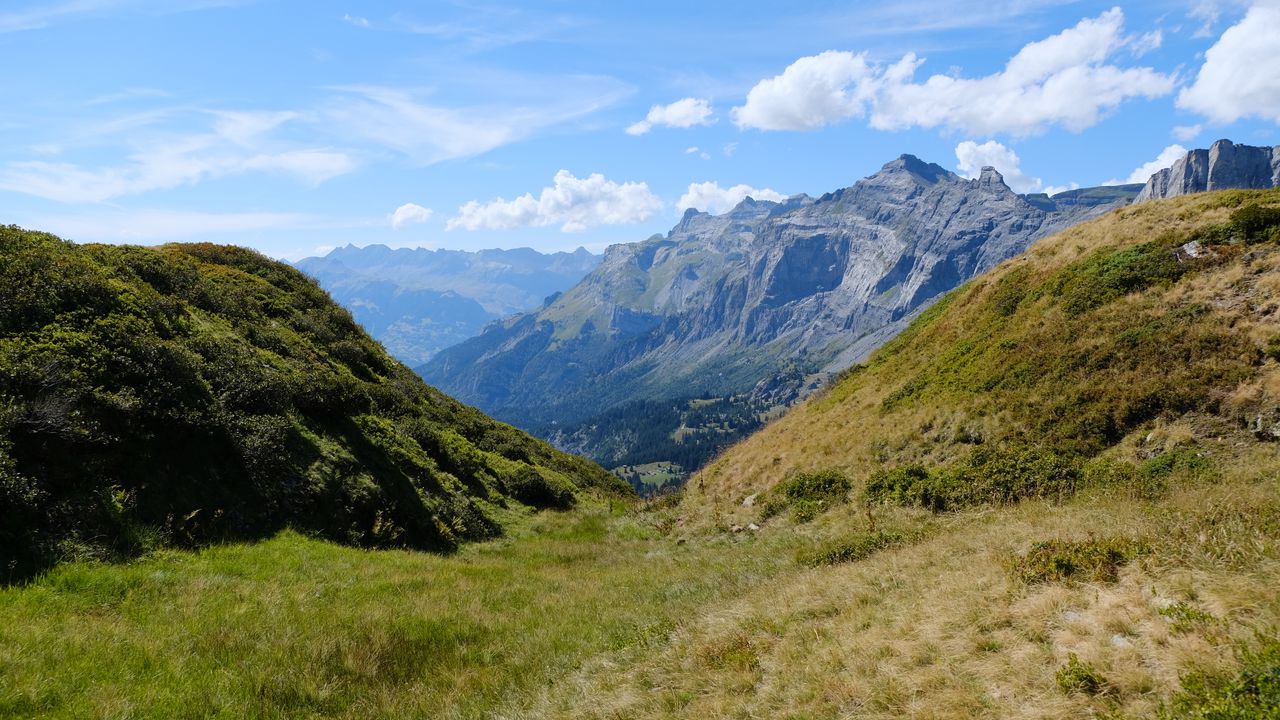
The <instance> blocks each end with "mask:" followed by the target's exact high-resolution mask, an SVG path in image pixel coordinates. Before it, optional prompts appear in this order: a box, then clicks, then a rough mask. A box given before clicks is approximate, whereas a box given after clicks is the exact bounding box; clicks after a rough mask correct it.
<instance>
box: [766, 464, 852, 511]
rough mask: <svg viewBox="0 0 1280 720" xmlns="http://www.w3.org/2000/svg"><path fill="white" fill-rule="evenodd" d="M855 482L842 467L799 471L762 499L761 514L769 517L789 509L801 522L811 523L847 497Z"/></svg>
mask: <svg viewBox="0 0 1280 720" xmlns="http://www.w3.org/2000/svg"><path fill="white" fill-rule="evenodd" d="M852 488H853V483H852V482H850V481H849V477H848V476H847V475H845V474H844V473H843V472H840V471H839V470H819V471H817V472H805V473H797V474H795V475H792V476H791V477H789V478H787V479H786V480H783V481H782V482H780V483H778V484H777V485H775V486H774V487H773V488H771V489H770V490H769V491H768V492H767V493H765V494H764V496H763V497H762V498H760V516H761V518H762V519H767V518H770V517H773V516H774V515H777V514H779V513H781V512H783V511H785V510H787V509H790V510H791V513H792V517H793V518H794V519H795V520H796V521H797V522H808V521H809V520H812V519H813V518H814V517H817V516H818V515H819V514H820V513H821V512H822V511H823V510H825V509H827V508H829V507H831V506H832V505H835V504H837V503H842V502H844V501H845V500H846V498H847V496H848V494H849V490H850V489H852Z"/></svg>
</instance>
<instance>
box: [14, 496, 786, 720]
mask: <svg viewBox="0 0 1280 720" xmlns="http://www.w3.org/2000/svg"><path fill="white" fill-rule="evenodd" d="M527 523H528V525H527V526H526V529H525V531H524V532H523V533H521V534H520V536H519V537H516V538H514V539H509V540H502V541H495V542H493V543H487V544H479V545H476V546H472V547H469V548H467V549H466V550H464V551H463V552H461V553H459V554H457V555H456V556H453V557H440V556H434V555H430V554H424V553H415V552H408V551H369V550H360V549H354V548H347V547H341V546H337V545H334V544H330V543H326V542H322V541H319V540H313V539H309V538H306V537H303V536H301V535H298V534H296V533H293V532H285V533H282V534H280V535H279V536H277V537H275V538H273V539H271V540H268V541H264V542H260V543H257V544H249V545H223V546H219V547H213V548H209V549H206V550H203V551H200V552H198V553H186V552H163V553H159V554H156V555H153V556H151V557H149V558H146V559H143V560H139V561H136V562H133V563H130V564H118V565H106V564H86V563H73V564H67V565H63V566H61V567H59V568H57V569H55V570H53V571H52V572H50V573H49V574H47V575H45V576H44V577H42V578H40V579H39V580H38V581H36V582H35V583H33V584H31V585H29V586H26V587H14V588H9V589H7V590H3V591H0V717H5V718H10V717H14V718H24V717H28V718H36V717H40V718H48V717H52V718H83V717H134V718H184V717H226V718H242V717H261V718H275V717H281V718H282V717H310V716H325V717H359V718H373V717H387V718H392V717H432V718H445V717H456V718H484V717H494V716H495V715H497V714H499V713H517V712H519V711H520V710H521V709H522V708H525V707H527V706H529V705H530V704H532V703H535V702H536V701H537V700H538V699H539V697H540V695H539V693H541V692H543V691H544V690H545V688H547V687H548V685H549V684H551V683H553V682H555V681H557V680H561V679H563V678H564V677H565V676H566V675H568V674H569V673H571V672H572V671H574V670H575V669H576V668H577V667H578V666H579V665H580V663H581V662H582V661H583V658H585V657H589V656H592V655H601V656H610V655H613V654H617V655H619V656H621V657H625V656H627V655H628V654H629V653H635V652H640V651H643V650H644V649H645V648H646V647H648V646H650V645H654V644H664V643H665V642H666V639H667V636H668V634H669V633H671V632H672V631H673V629H674V627H675V625H676V623H677V622H678V620H679V619H680V617H681V616H682V615H683V614H685V613H687V612H689V611H690V610H691V609H692V608H694V607H697V606H699V605H701V604H704V603H707V602H710V601H713V600H715V599H716V598H717V597H721V596H723V595H725V594H727V593H732V592H734V591H735V590H738V589H740V588H742V587H743V586H744V584H745V583H748V582H750V581H752V580H753V579H755V578H756V577H758V576H759V575H762V574H769V573H772V572H774V571H776V570H777V569H778V568H779V567H782V566H785V565H787V564H788V563H787V561H786V560H782V559H777V557H778V556H780V555H783V554H780V553H773V552H765V551H764V547H765V546H764V545H761V546H760V549H759V550H758V551H757V550H750V551H747V552H733V553H731V554H724V553H722V552H720V551H718V550H717V549H716V548H714V547H713V546H706V545H704V546H699V547H697V548H690V547H681V546H677V545H676V543H675V542H674V540H670V539H666V538H663V537H661V536H660V534H659V533H658V532H656V531H655V530H654V529H653V528H652V527H649V526H647V525H646V524H645V523H644V522H643V520H642V516H629V517H623V516H615V515H610V514H608V513H607V512H605V511H604V510H602V509H600V508H594V509H590V510H587V511H575V512H574V513H569V514H549V515H548V514H544V515H539V516H534V517H533V518H531V519H529V520H528V521H527Z"/></svg>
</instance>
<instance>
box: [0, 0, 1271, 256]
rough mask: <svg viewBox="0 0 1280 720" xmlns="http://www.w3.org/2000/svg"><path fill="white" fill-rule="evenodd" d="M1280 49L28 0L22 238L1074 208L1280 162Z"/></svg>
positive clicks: (541, 227)
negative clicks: (925, 173) (909, 207)
mask: <svg viewBox="0 0 1280 720" xmlns="http://www.w3.org/2000/svg"><path fill="white" fill-rule="evenodd" d="M1277 58H1280V2H1277V0H1265V1H1264V2H1255V3H1232V2H1226V1H1222V0H1219V1H1217V2H1212V1H1205V0H1188V1H1187V2H1181V3H1180V2H1176V1H1175V2H1152V3H1128V4H1124V5H1114V4H1112V3H1093V2H1055V1H1052V0H1046V1H1042V0H1023V1H1021V2H1012V3H1000V2H962V3H958V2H939V1H938V0H900V1H898V2H893V3H885V4H876V3H854V2H843V3H831V2H811V3H806V4H804V5H803V8H802V9H796V8H795V7H788V5H787V4H778V3H757V2H744V1H739V2H734V3H689V2H681V3H675V2H646V3H580V2H573V1H568V0H566V1H563V2H547V3H541V4H534V3H510V4H504V3H498V2H485V1H484V0H480V1H478V2H471V1H470V0H468V1H466V2H417V3H412V2H331V1H329V0H314V1H310V2H300V1H298V2H284V1H272V0H256V1H255V0H56V1H55V0H40V1H32V0H6V2H4V3H3V4H0V66H3V67H4V68H5V72H4V73H3V74H2V75H0V83H2V84H3V96H4V98H5V102H4V103H3V104H2V105H0V138H3V140H0V222H4V223H16V224H19V225H23V226H26V227H31V228H38V229H43V230H49V231H52V232H56V233H58V234H61V235H63V236H64V237H68V238H70V239H74V240H77V241H82V242H142V243H158V242H166V241H187V240H211V241H215V242H225V243H236V244H242V245H248V246H251V247H255V248H258V249H260V250H262V251H263V252H266V253H268V254H270V255H273V256H276V257H286V258H299V257H303V256H306V255H311V254H317V253H323V252H325V251H326V250H327V249H328V248H331V247H334V246H338V245H344V244H347V243H355V244H357V245H366V244H371V243H385V244H388V245H392V246H425V247H449V248H462V249H479V248H484V247H520V246H529V247H534V248H537V249H541V250H560V249H572V248H575V247H577V246H580V245H581V246H586V247H587V248H589V249H592V250H597V251H598V250H601V249H603V248H604V247H605V246H606V245H608V244H611V243H615V242H628V241H633V240H640V239H644V238H645V237H647V236H649V235H651V234H653V233H658V232H665V231H666V230H667V229H669V228H670V227H671V225H672V224H674V222H675V221H676V220H677V219H678V218H679V215H680V213H681V210H682V208H683V207H684V206H686V205H694V206H697V207H699V208H700V209H706V210H711V211H723V210H724V209H725V208H726V207H728V206H729V205H730V204H731V203H733V202H734V201H735V200H736V199H738V198H740V197H741V196H742V195H743V194H751V195H754V196H755V197H758V198H759V197H765V198H776V197H782V196H786V195H791V194H794V193H800V192H804V193H809V194H811V195H817V194H821V193H823V192H827V191H831V190H834V189H837V188H841V187H845V186H848V185H850V184H852V183H853V182H855V181H856V180H858V179H859V178H862V177H865V176H866V175H869V174H871V173H873V172H875V171H876V170H877V169H878V168H879V167H880V166H881V165H882V164H884V163H885V162H887V161H889V160H891V159H893V158H895V157H897V156H898V155H899V154H901V153H904V152H906V153H912V154H915V155H918V156H920V157H922V158H924V159H926V160H929V161H932V162H937V163H939V164H941V165H943V166H945V167H948V168H950V169H953V170H955V171H957V172H960V173H961V174H975V173H976V172H977V171H978V169H979V168H980V167H981V165H983V164H994V165H996V166H997V167H998V168H999V169H1000V170H1001V171H1002V172H1004V174H1005V176H1006V180H1007V181H1008V182H1009V184H1010V185H1011V186H1013V187H1014V188H1015V189H1016V190H1019V191H1044V190H1048V191H1054V190H1056V189H1059V188H1069V187H1071V186H1072V185H1073V184H1079V185H1084V186H1088V185H1097V184H1102V183H1105V182H1115V181H1125V180H1128V179H1130V177H1140V176H1141V177H1144V178H1145V175H1143V173H1149V172H1150V171H1151V170H1152V169H1155V168H1156V167H1160V166H1163V165H1167V164H1168V162H1169V161H1170V160H1171V159H1172V158H1173V157H1175V156H1177V155H1178V154H1179V153H1180V152H1181V151H1182V149H1183V148H1192V147H1206V146H1207V145H1208V144H1209V143H1211V142H1212V141H1213V140H1215V139H1217V138H1220V137H1229V138H1231V139H1233V140H1235V141H1237V142H1242V143H1247V144H1254V145H1276V144H1280V61H1278V60H1277ZM1135 173H1136V174H1135Z"/></svg>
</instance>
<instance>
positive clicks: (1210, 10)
mask: <svg viewBox="0 0 1280 720" xmlns="http://www.w3.org/2000/svg"><path fill="white" fill-rule="evenodd" d="M1187 14H1188V15H1189V16H1191V17H1192V18H1194V19H1196V20H1199V21H1201V25H1200V28H1199V29H1198V30H1196V31H1195V34H1193V35H1192V36H1191V37H1197V38H1202V37H1212V36H1213V26H1214V25H1215V24H1217V22H1218V15H1219V13H1218V3H1216V2H1214V1H1213V0H1201V2H1199V3H1197V4H1196V6H1195V7H1193V8H1191V11H1190V12H1188V13H1187Z"/></svg>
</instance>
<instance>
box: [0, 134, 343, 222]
mask: <svg viewBox="0 0 1280 720" xmlns="http://www.w3.org/2000/svg"><path fill="white" fill-rule="evenodd" d="M204 115H205V116H206V118H208V120H207V122H208V124H209V125H210V127H209V128H208V129H207V130H205V131H203V132H188V133H179V132H173V131H167V132H166V131H160V130H154V129H152V130H151V131H149V132H146V133H142V135H145V138H139V139H138V140H136V141H135V142H134V143H133V146H132V150H131V151H130V152H129V153H128V154H127V155H126V156H125V157H124V158H122V159H121V161H119V162H116V163H111V164H102V165H85V164H77V163H74V162H70V161H62V162H52V161H47V160H22V161H11V162H9V163H7V164H6V165H4V166H3V167H0V190H9V191H12V192H17V193H23V194H26V195H34V196H37V197H42V198H46V199H49V200H54V201H57V202H63V203H95V202H105V201H108V200H113V199H116V198H120V197H125V196H131V195H139V194H142V193H146V192H150V191H154V190H167V189H171V188H175V187H179V186H182V185H190V184H194V183H197V182H200V181H203V180H207V179H211V178H215V177H222V176H227V175H236V174H240V173H246V172H253V171H257V172H269V173H281V174H285V175H288V176H291V177H294V178H295V179H297V180H299V181H300V182H303V183H305V184H308V185H318V184H320V183H323V182H325V181H326V180H329V179H331V178H334V177H337V176H339V175H342V174H345V173H347V172H350V171H351V170H353V169H354V168H355V167H356V165H357V163H356V160H355V159H354V158H353V157H352V156H351V155H349V154H348V153H346V152H344V151H340V150H335V149H332V148H323V147H321V148H315V147H312V148H305V147H304V148H297V147H287V145H286V144H285V143H282V142H277V141H274V140H273V139H272V138H271V137H270V135H271V133H272V131H274V130H275V129H276V128H278V127H279V126H281V125H282V124H284V123H286V122H289V121H290V120H292V119H294V118H295V117H296V114H294V113H287V112H285V113H280V112H216V113H205V114H204ZM129 126H131V127H143V128H146V127H147V125H146V123H145V122H139V123H137V124H136V125H134V124H130V125H129Z"/></svg>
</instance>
